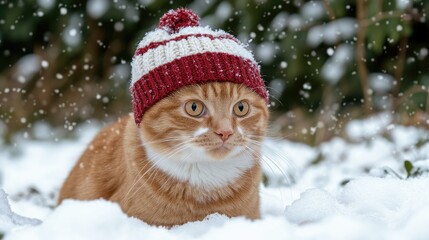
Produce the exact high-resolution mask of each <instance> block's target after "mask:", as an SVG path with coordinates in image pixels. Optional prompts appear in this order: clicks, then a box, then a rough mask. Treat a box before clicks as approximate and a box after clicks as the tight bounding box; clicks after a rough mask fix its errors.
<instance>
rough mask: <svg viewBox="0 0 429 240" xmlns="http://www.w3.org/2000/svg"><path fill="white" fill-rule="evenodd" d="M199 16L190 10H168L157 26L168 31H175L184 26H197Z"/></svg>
mask: <svg viewBox="0 0 429 240" xmlns="http://www.w3.org/2000/svg"><path fill="white" fill-rule="evenodd" d="M199 25H200V18H199V17H198V15H197V14H195V13H194V12H193V11H192V10H189V9H184V8H179V9H176V10H170V11H168V12H167V13H166V14H164V16H162V17H161V19H160V21H159V25H158V28H161V29H165V30H166V31H167V32H168V33H170V34H171V33H177V32H179V30H180V29H182V28H184V27H197V26H199Z"/></svg>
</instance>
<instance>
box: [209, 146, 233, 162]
mask: <svg viewBox="0 0 429 240" xmlns="http://www.w3.org/2000/svg"><path fill="white" fill-rule="evenodd" d="M231 151H232V148H231V147H229V146H227V144H225V143H223V144H220V145H219V146H216V147H213V148H210V149H208V150H207V152H208V153H209V154H210V155H212V156H213V157H215V158H218V159H221V158H225V157H227V156H228V155H229V154H230V153H231Z"/></svg>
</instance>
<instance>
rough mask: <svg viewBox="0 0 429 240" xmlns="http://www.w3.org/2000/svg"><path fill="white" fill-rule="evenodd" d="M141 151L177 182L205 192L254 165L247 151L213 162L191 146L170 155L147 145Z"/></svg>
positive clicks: (232, 178) (224, 183)
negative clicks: (200, 188)
mask: <svg viewBox="0 0 429 240" xmlns="http://www.w3.org/2000/svg"><path fill="white" fill-rule="evenodd" d="M142 140H143V139H142ZM144 148H145V150H146V152H147V155H148V159H149V161H151V163H152V164H154V165H155V166H156V167H158V168H159V169H161V170H162V171H164V172H165V173H167V174H168V175H170V176H171V177H174V178H176V179H177V180H179V181H183V182H188V183H189V184H191V185H193V186H196V187H202V188H205V189H214V188H219V187H222V186H226V185H228V184H231V183H233V182H234V181H235V180H236V179H238V178H239V177H240V176H242V174H243V173H244V172H245V171H246V170H247V169H249V168H251V167H252V166H253V165H254V164H255V159H254V158H253V157H252V154H251V153H249V152H246V151H239V150H236V151H234V152H235V154H234V153H232V154H230V155H231V157H227V158H225V159H223V160H214V159H211V158H210V157H208V156H207V155H206V154H205V153H204V151H203V150H200V149H196V148H195V147H193V146H189V147H188V148H183V150H182V151H179V152H176V153H175V154H173V155H171V154H170V155H168V154H167V155H164V154H162V153H159V152H157V151H155V150H154V149H153V148H152V147H150V146H149V145H145V146H144Z"/></svg>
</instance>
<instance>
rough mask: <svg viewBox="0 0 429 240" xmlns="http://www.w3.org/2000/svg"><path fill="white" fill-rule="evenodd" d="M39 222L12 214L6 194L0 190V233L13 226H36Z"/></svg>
mask: <svg viewBox="0 0 429 240" xmlns="http://www.w3.org/2000/svg"><path fill="white" fill-rule="evenodd" d="M40 223H41V222H40V220H37V219H32V218H26V217H22V216H20V215H18V214H15V213H14V212H12V210H11V209H10V206H9V202H8V200H7V196H6V193H5V192H4V191H3V190H1V189H0V232H1V231H8V230H10V229H12V228H14V227H15V226H22V225H33V226H34V225H38V224H40Z"/></svg>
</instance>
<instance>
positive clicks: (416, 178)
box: [0, 114, 429, 240]
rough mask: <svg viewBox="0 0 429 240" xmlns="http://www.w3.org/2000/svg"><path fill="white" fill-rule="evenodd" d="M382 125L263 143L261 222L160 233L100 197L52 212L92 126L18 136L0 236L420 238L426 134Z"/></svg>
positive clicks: (424, 216) (376, 120)
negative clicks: (48, 137)
mask: <svg viewBox="0 0 429 240" xmlns="http://www.w3.org/2000/svg"><path fill="white" fill-rule="evenodd" d="M391 121H392V118H391V117H390V116H389V115H385V114H381V115H378V116H375V117H372V118H371V119H366V120H359V121H357V120H356V121H353V122H351V123H350V124H349V125H348V126H347V137H346V139H344V138H334V139H332V140H331V141H329V142H326V143H323V144H321V145H320V146H317V147H310V146H307V145H304V144H301V143H293V142H290V141H287V140H272V139H271V140H270V139H267V140H266V141H265V144H264V150H263V152H264V154H263V155H264V159H263V160H264V161H263V162H264V172H265V174H266V176H267V178H266V181H265V186H264V187H263V188H262V190H261V199H262V201H261V211H262V219H260V220H257V221H250V220H247V219H244V218H233V219H230V218H227V217H225V216H222V215H218V214H214V215H211V216H209V217H207V219H205V220H203V221H200V222H191V223H187V224H185V225H182V226H177V227H174V228H173V229H170V230H167V229H165V228H162V227H153V226H149V225H147V224H145V223H144V222H142V221H140V220H138V219H134V218H130V217H128V216H127V215H125V214H124V213H123V212H122V211H121V209H120V208H119V206H118V205H116V204H114V203H111V202H108V201H104V200H96V201H86V202H82V201H71V200H69V201H65V202H64V203H63V204H62V205H61V206H59V207H57V208H54V206H55V198H56V194H57V192H58V189H59V188H60V186H61V184H62V182H63V181H64V179H65V177H66V176H67V173H68V171H69V170H70V169H71V167H72V166H73V164H74V163H75V161H76V160H77V158H78V157H79V155H80V153H81V152H82V151H83V149H84V148H85V146H86V144H87V143H88V142H89V141H90V140H91V138H92V137H93V136H94V135H95V134H96V132H97V130H98V127H95V126H85V127H80V128H79V129H78V131H79V132H80V133H79V137H78V139H74V140H64V141H60V142H49V141H30V140H20V141H19V144H18V148H14V149H9V150H6V151H2V152H0V159H1V161H0V176H2V178H1V180H0V184H1V185H0V188H1V189H3V190H4V191H5V192H6V193H7V195H8V196H9V197H8V198H6V197H5V195H4V194H3V192H1V191H0V239H1V235H2V234H1V233H3V234H4V238H5V239H7V240H17V239H26V240H28V239H44V240H45V239H137V238H142V239H236V238H238V237H239V238H244V239H427V238H428V237H427V236H429V228H427V222H428V221H429V191H428V190H429V174H428V172H429V132H428V131H426V130H423V129H418V128H415V127H404V126H396V125H394V124H392V123H391ZM405 160H408V161H410V162H411V163H412V166H413V167H412V168H409V171H408V174H409V175H411V177H409V178H407V171H406V169H405V168H404V161H405ZM9 205H10V207H9ZM37 219H40V220H41V222H39V221H38V220H37Z"/></svg>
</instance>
